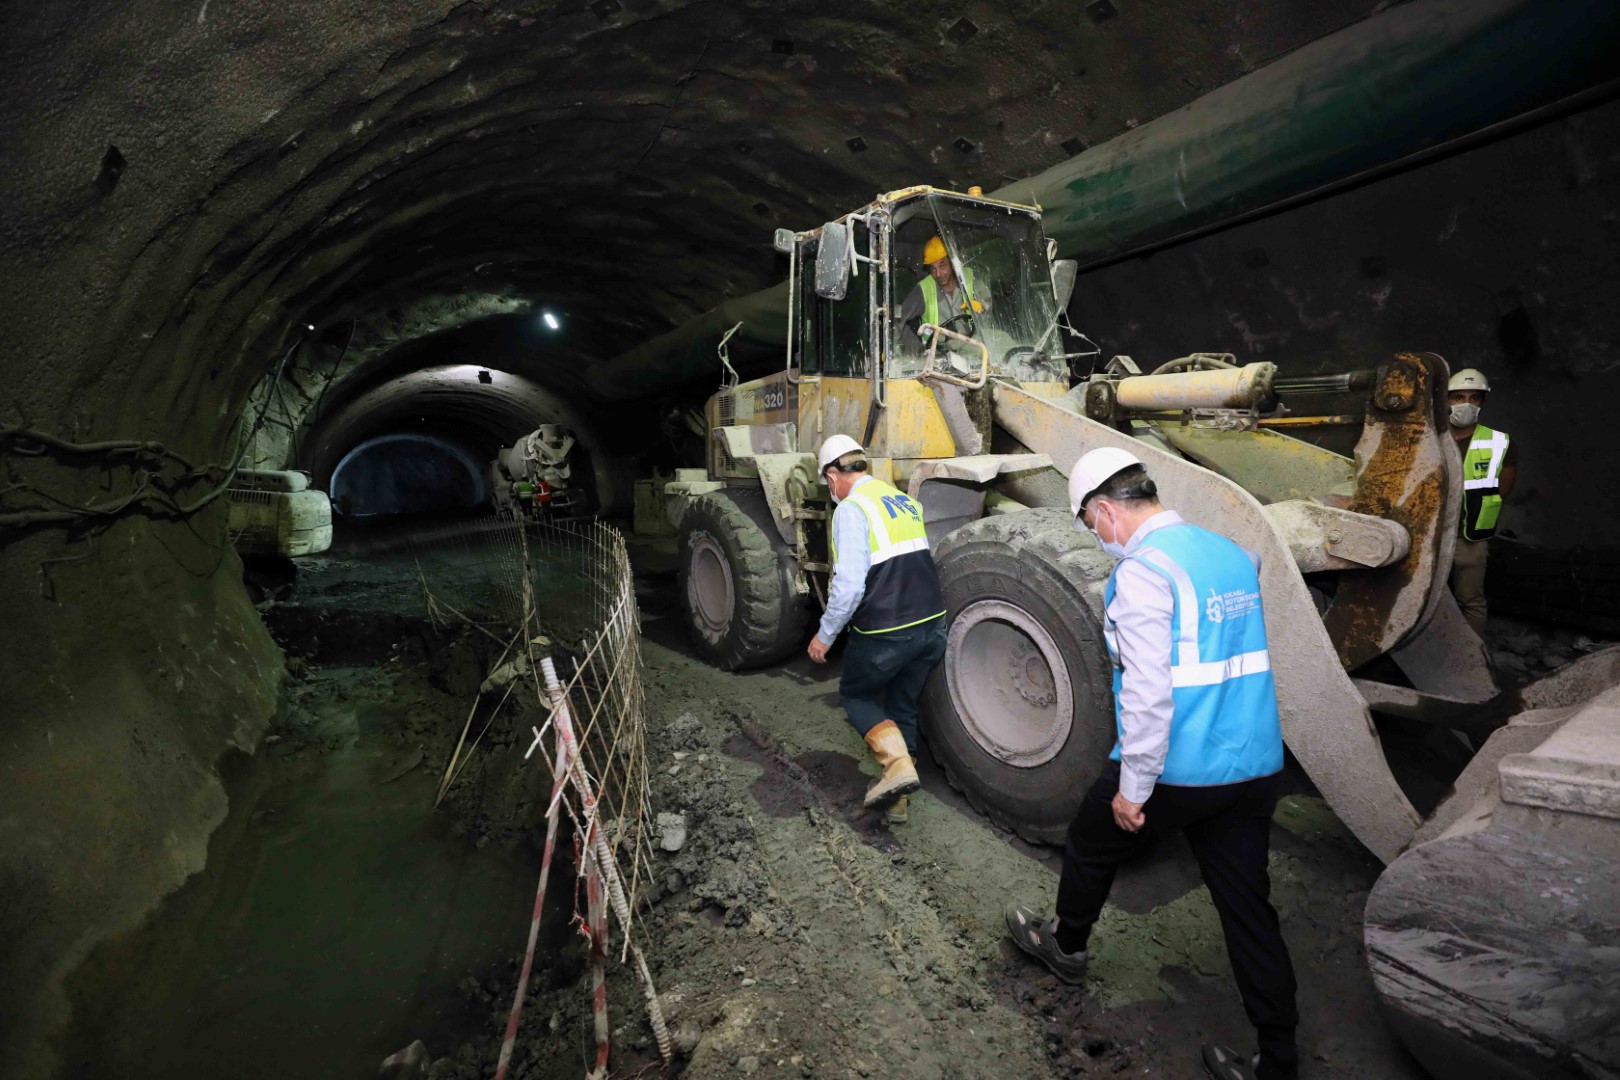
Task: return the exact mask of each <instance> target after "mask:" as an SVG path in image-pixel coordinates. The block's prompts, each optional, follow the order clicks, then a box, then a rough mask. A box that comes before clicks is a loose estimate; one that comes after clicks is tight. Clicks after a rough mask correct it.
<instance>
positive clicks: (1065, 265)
mask: <svg viewBox="0 0 1620 1080" xmlns="http://www.w3.org/2000/svg"><path fill="white" fill-rule="evenodd" d="M1079 273H1080V264H1079V263H1078V262H1076V261H1075V260H1073V259H1059V260H1058V261H1057V262H1055V263H1053V264H1052V299H1054V300H1056V301H1057V307H1058V310H1059V311H1066V310H1068V307H1069V297H1071V296H1073V295H1074V279H1075V278H1076V277H1077V276H1078V275H1079Z"/></svg>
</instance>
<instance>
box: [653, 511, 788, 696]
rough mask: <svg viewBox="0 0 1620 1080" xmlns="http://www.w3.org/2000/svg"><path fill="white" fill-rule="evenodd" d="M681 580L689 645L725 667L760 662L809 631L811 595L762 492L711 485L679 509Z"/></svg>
mask: <svg viewBox="0 0 1620 1080" xmlns="http://www.w3.org/2000/svg"><path fill="white" fill-rule="evenodd" d="M680 539H681V547H680V552H681V562H680V587H681V601H682V610H683V611H684V612H685V614H686V624H687V628H688V629H689V630H690V631H691V635H692V644H693V645H694V646H696V648H697V651H698V653H699V655H701V656H702V657H703V658H704V659H705V660H707V661H708V662H709V663H711V664H713V665H715V666H716V667H718V668H722V669H724V670H726V671H734V670H736V669H737V668H751V667H764V666H765V665H767V664H774V663H776V662H777V661H779V660H781V659H783V658H784V657H786V656H787V655H788V654H789V653H791V652H792V651H793V650H794V649H795V648H799V647H802V646H803V645H804V644H805V643H806V641H807V640H808V637H809V626H810V614H811V612H810V604H809V598H808V597H806V596H803V595H801V594H800V593H799V592H798V590H797V589H796V588H795V586H794V577H795V570H796V565H795V560H794V556H793V552H792V550H791V549H789V547H788V546H787V545H786V544H785V543H783V542H782V538H781V536H780V534H778V533H777V531H776V525H775V523H774V522H773V520H772V519H771V515H770V510H769V509H768V508H767V507H766V505H765V496H764V494H763V493H761V492H752V491H713V492H710V493H708V494H706V495H699V496H697V497H696V498H694V499H693V500H692V503H691V505H690V506H688V507H687V508H686V512H685V513H684V514H683V515H682V516H681V534H680Z"/></svg>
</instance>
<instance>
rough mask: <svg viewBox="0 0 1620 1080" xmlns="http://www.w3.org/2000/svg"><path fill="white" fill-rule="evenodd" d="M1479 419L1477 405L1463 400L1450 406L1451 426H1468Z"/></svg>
mask: <svg viewBox="0 0 1620 1080" xmlns="http://www.w3.org/2000/svg"><path fill="white" fill-rule="evenodd" d="M1478 421H1479V406H1478V405H1470V404H1468V403H1467V402H1464V403H1462V404H1460V405H1453V406H1452V407H1451V426H1452V427H1470V426H1472V425H1473V424H1475V423H1477V422H1478Z"/></svg>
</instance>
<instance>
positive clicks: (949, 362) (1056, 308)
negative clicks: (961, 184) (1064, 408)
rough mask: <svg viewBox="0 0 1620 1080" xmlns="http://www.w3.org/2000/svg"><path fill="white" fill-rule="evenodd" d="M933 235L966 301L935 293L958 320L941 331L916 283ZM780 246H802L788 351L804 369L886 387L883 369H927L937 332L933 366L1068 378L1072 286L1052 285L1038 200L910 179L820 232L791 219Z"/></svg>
mask: <svg viewBox="0 0 1620 1080" xmlns="http://www.w3.org/2000/svg"><path fill="white" fill-rule="evenodd" d="M935 236H938V237H939V238H940V239H941V240H942V241H943V242H944V244H945V248H946V252H947V254H948V257H949V260H950V266H951V269H952V274H953V276H954V278H955V281H956V283H957V290H958V293H957V299H958V301H959V304H958V309H957V310H955V311H952V310H950V308H949V305H946V304H936V305H935V308H936V310H937V319H938V325H939V326H941V327H942V328H943V329H944V330H946V331H948V332H949V333H948V335H939V336H936V335H933V334H931V333H930V332H929V328H930V327H931V326H932V325H933V324H930V323H928V321H927V317H926V315H921V314H920V313H919V312H918V310H917V309H918V308H919V306H920V305H919V303H918V299H917V298H918V296H919V295H920V294H918V293H917V292H916V290H918V289H919V288H926V286H924V285H923V282H924V281H925V279H927V278H928V276H929V274H928V269H927V267H926V266H925V264H924V263H923V251H924V248H925V247H926V245H927V244H928V242H929V240H930V239H932V238H933V237H935ZM778 247H779V248H781V249H782V250H784V251H787V252H788V253H789V254H790V255H791V256H792V258H791V261H790V271H791V275H792V281H791V284H790V289H791V290H792V292H793V300H794V305H793V311H792V312H791V314H790V319H789V324H790V325H789V332H790V344H789V363H790V368H791V373H792V375H793V376H794V377H796V378H797V379H806V378H808V379H817V378H822V377H827V378H866V379H871V380H872V381H873V382H874V384H875V388H876V392H877V393H878V394H879V395H881V393H882V390H881V383H882V382H883V381H886V380H891V379H915V378H918V377H920V376H922V375H923V374H924V373H925V371H928V370H929V364H930V362H931V361H930V350H929V348H928V345H929V344H930V343H931V341H932V342H933V343H934V344H935V348H934V350H933V353H934V355H933V357H932V364H933V370H935V371H940V372H943V373H947V374H951V375H955V376H957V377H961V378H972V377H973V376H975V375H976V374H977V373H978V372H979V371H980V370H981V369H987V371H988V374H990V375H997V376H1001V377H1004V378H1011V379H1014V380H1017V381H1020V382H1040V383H1045V382H1063V381H1065V380H1066V377H1067V367H1066V364H1065V362H1064V358H1063V355H1062V353H1063V338H1062V335H1061V333H1060V331H1059V330H1058V317H1059V312H1060V311H1061V309H1062V306H1063V303H1066V301H1067V297H1066V296H1064V297H1061V298H1060V297H1058V296H1057V295H1056V294H1055V292H1054V288H1053V273H1052V265H1053V264H1052V262H1051V260H1050V257H1049V256H1050V253H1049V251H1048V249H1047V244H1046V240H1045V237H1044V235H1043V233H1042V231H1041V221H1040V211H1039V210H1038V209H1037V208H1034V207H1026V206H1018V205H1016V204H1013V203H1006V202H1002V201H1000V200H996V199H988V198H985V197H984V196H982V195H977V194H972V195H960V194H956V193H953V192H946V191H938V190H935V189H933V188H909V189H905V190H903V191H899V192H892V193H890V194H888V195H884V196H880V197H879V198H878V200H877V201H876V202H874V203H872V204H871V205H870V206H867V207H865V208H864V209H862V210H860V211H857V212H856V213H853V214H850V215H848V216H847V217H845V218H842V219H840V220H839V221H836V222H830V223H828V224H827V225H825V226H823V227H822V228H821V229H819V230H816V231H814V232H809V233H801V234H796V235H795V234H792V233H788V232H786V230H784V231H783V235H780V236H779V237H778ZM908 299H909V300H910V301H911V302H910V304H909V305H908ZM1060 301H1061V302H1060ZM964 306H965V307H966V308H968V310H961V308H962V307H964ZM972 343H978V345H982V346H983V349H982V350H981V349H979V348H977V347H976V346H975V345H974V344H972Z"/></svg>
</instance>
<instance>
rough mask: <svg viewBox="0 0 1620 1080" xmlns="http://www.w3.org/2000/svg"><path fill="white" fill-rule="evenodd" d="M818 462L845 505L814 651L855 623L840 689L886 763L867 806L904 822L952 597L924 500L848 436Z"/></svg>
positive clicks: (822, 659)
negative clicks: (925, 692)
mask: <svg viewBox="0 0 1620 1080" xmlns="http://www.w3.org/2000/svg"><path fill="white" fill-rule="evenodd" d="M820 467H821V474H822V476H823V477H824V478H825V479H826V481H827V488H828V490H829V491H831V492H832V497H833V501H834V502H836V503H837V504H838V505H837V509H835V510H834V511H833V518H832V528H831V530H830V531H829V534H828V539H829V540H830V542H831V546H832V561H833V571H832V582H831V584H830V586H829V587H828V595H827V610H826V612H825V614H823V615H822V617H821V626H820V629H818V630H817V632H816V635H815V636H814V637H813V638H811V639H810V647H809V650H808V651H809V654H810V659H811V660H814V661H815V662H816V663H818V664H824V663H826V662H827V650H828V649H830V648H832V644H833V642H834V641H836V640H837V639H838V634H839V632H840V631H842V630H843V629H844V626H845V625H846V624H847V625H848V626H849V628H850V629H851V630H852V631H854V633H853V634H851V636H850V641H849V645H848V647H847V648H846V649H845V651H844V671H843V677H842V678H841V679H840V680H839V683H838V693H839V695H840V696H841V697H842V698H843V701H844V711H845V712H847V713H848V714H849V722H850V724H852V725H853V726H854V728H855V730H856V731H858V732H859V733H860V734H861V736H862V738H864V739H865V740H866V745H867V746H869V747H871V750H872V756H873V757H874V758H876V759H877V763H878V765H879V767H880V768H881V769H882V770H883V773H882V775H881V776H879V777H878V778H877V779H876V780H874V781H873V782H872V784H871V786H870V787H868V788H867V789H866V805H867V806H868V807H888V809H889V820H890V821H891V822H894V823H896V824H898V823H901V822H904V821H905V820H906V813H907V799H906V797H907V796H908V795H909V794H910V793H911V792H913V791H916V790H917V789H918V788H919V787H920V786H921V783H920V781H919V780H918V779H917V766H916V763H915V762H914V761H913V760H912V759H913V758H914V757H915V756H916V753H917V699H918V698H919V697H920V696H921V695H922V689H923V683H924V682H926V681H927V679H928V673H929V672H930V671H932V670H933V669H934V665H935V664H938V663H939V661H940V658H941V657H943V656H944V655H945V619H944V615H945V597H944V593H943V592H942V591H941V589H940V586H939V574H938V573H937V572H936V571H935V569H934V558H933V556H932V555H930V554H929V552H928V535H927V533H926V532H925V531H924V529H923V515H922V507H920V506H918V505H917V503H916V502H915V501H913V500H912V499H911V498H910V497H909V496H907V495H905V494H904V493H903V492H901V491H899V490H898V489H897V488H894V487H891V486H889V485H888V484H885V483H883V482H882V481H881V480H878V479H876V478H875V477H872V476H869V475H868V474H867V473H868V462H867V460H866V452H865V451H864V450H862V449H861V447H860V446H859V445H858V444H857V443H856V442H855V440H854V439H852V438H850V437H849V436H848V435H834V436H832V437H831V438H829V439H828V440H827V441H826V442H824V443H822V444H821V455H820Z"/></svg>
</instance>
